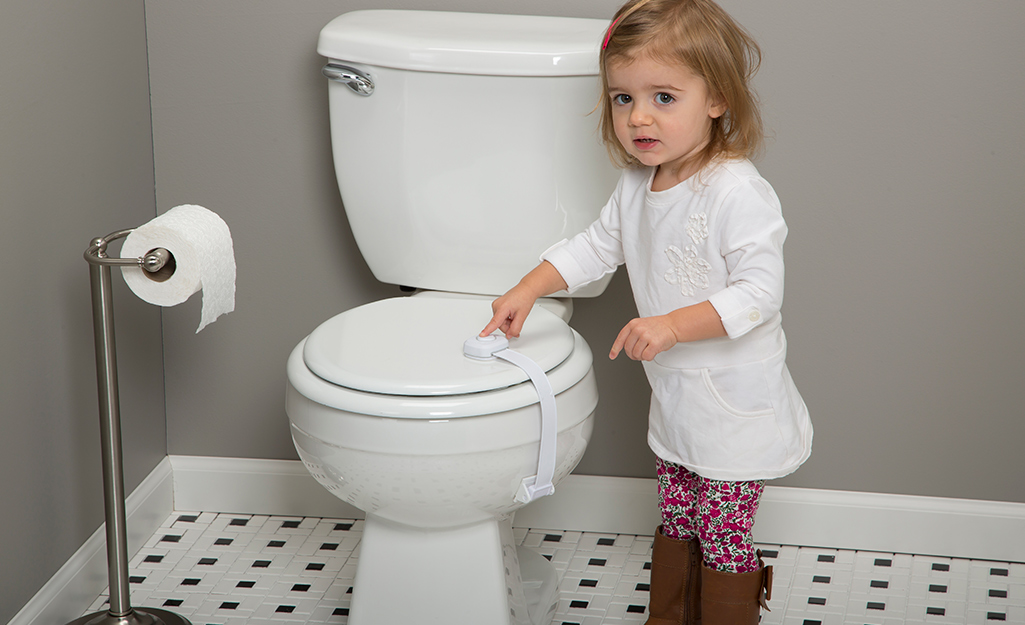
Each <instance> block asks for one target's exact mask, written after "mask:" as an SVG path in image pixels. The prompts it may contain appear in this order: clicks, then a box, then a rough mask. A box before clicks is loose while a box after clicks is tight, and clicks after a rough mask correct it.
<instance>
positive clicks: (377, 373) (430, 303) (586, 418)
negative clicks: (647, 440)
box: [286, 296, 598, 625]
mask: <svg viewBox="0 0 1025 625" xmlns="http://www.w3.org/2000/svg"><path fill="white" fill-rule="evenodd" d="M490 310H491V309H490V305H489V302H488V300H487V299H484V298H470V297H467V298H459V297H451V296H450V297H445V298H431V297H415V296H414V297H405V298H395V299H389V300H382V301H378V302H373V303H371V304H367V305H364V306H361V307H359V308H355V309H352V310H349V311H346V312H343V313H341V314H340V315H337V316H335V317H333V318H331V319H329V320H327V321H326V322H324V323H323V324H322V325H321V326H319V327H318V328H317V329H316V330H314V331H313V332H312V333H311V334H310V336H309V337H307V338H306V339H305V340H303V341H302V342H301V343H300V344H299V345H298V346H297V347H296V348H295V349H294V350H293V352H292V354H291V356H290V357H289V360H288V365H287V372H288V380H289V384H288V389H287V393H286V412H287V414H288V416H289V421H290V427H291V432H292V438H293V441H294V443H295V447H296V449H297V451H298V452H299V455H300V458H301V459H302V461H303V463H304V464H305V465H306V467H307V468H308V469H309V471H310V473H311V475H313V477H314V478H315V479H316V480H317V481H318V482H320V483H321V484H322V485H323V486H324V487H325V488H327V489H328V490H330V491H331V492H332V493H333V494H335V495H336V496H337V497H339V498H340V499H342V500H344V501H346V502H348V503H350V504H352V505H353V506H355V507H357V508H359V509H361V510H363V511H364V512H365V513H366V527H365V529H364V534H363V542H362V545H361V551H360V556H359V557H360V560H359V566H358V569H357V573H356V579H355V580H354V591H353V592H354V596H353V600H352V607H351V609H350V623H354V624H356V625H358V624H359V623H401V622H438V623H448V624H452V623H467V624H469V623H506V622H508V623H516V624H517V625H518V624H520V623H523V624H527V623H533V622H543V619H544V618H545V617H547V618H549V619H550V613H551V611H552V610H553V609H554V607H555V593H554V590H555V588H556V587H557V580H556V579H555V577H554V570H553V569H551V565H550V564H549V563H548V562H547V561H546V560H544V559H543V558H542V559H541V560H540V561H539V560H537V558H538V557H539V556H536V554H531V553H525V552H524V551H523V550H517V549H516V547H515V545H514V542H513V536H512V528H511V519H512V515H513V513H514V512H515V511H516V510H517V509H518V508H520V507H522V506H523V505H524V503H523V502H521V501H517V499H516V495H517V491H518V488H519V486H520V484H521V483H522V482H523V480H524V479H525V478H528V477H529V476H531V475H532V474H534V473H536V472H537V468H538V456H539V448H540V438H541V420H542V416H541V410H540V407H539V404H538V395H537V390H536V389H535V388H534V386H533V385H532V384H531V382H529V381H528V380H526V374H525V373H524V372H523V371H522V370H520V369H519V368H518V367H516V366H514V365H511V364H509V363H506V362H503V361H500V360H491V361H481V360H476V359H472V358H468V357H466V356H465V355H464V354H463V352H462V344H463V342H464V339H465V338H466V337H467V336H473V335H474V334H475V332H478V331H479V329H480V327H481V321H482V320H485V321H486V320H487V319H488V318H489V317H490ZM411 321H412V322H413V323H414V324H415V325H411ZM510 348H512V349H515V350H516V351H517V352H519V353H521V354H523V355H525V356H527V357H529V358H531V359H532V360H533V361H534V362H536V363H537V364H538V366H539V367H540V368H541V369H543V370H545V371H546V374H547V377H548V380H549V382H550V383H551V387H552V392H553V393H554V395H555V402H556V406H557V418H558V425H557V431H558V437H557V444H556V462H555V476H554V480H553V481H554V483H555V484H558V483H559V481H560V480H562V479H563V478H564V477H565V476H566V475H568V474H569V473H570V472H571V471H572V470H573V468H574V467H575V466H576V464H577V462H579V460H580V458H581V457H582V456H583V453H584V450H585V448H586V445H587V441H588V439H589V438H590V434H591V428H592V424H593V415H594V409H595V406H596V405H597V399H598V394H597V387H596V384H595V379H594V372H593V369H592V367H591V362H592V355H591V351H590V349H589V348H588V347H587V344H586V343H585V342H584V341H583V339H582V338H581V337H580V335H579V334H577V333H576V332H575V331H574V330H572V329H571V328H570V327H569V326H568V325H566V323H565V322H564V321H563V320H562V319H561V318H560V317H559V316H558V315H556V314H554V313H552V312H549V311H548V310H546V309H545V308H542V307H538V308H536V309H535V310H534V311H533V312H532V313H531V315H530V317H528V319H527V322H526V323H525V325H524V328H523V332H522V333H521V336H520V337H519V338H517V339H512V340H510ZM532 556H533V557H532ZM521 560H527V562H528V565H527V566H525V567H522V568H525V569H527V570H529V571H530V575H529V576H528V577H527V579H526V586H524V582H523V574H522V572H521V562H520V561H521ZM397 589H402V590H401V596H402V600H401V601H396V599H397V597H396V596H395V593H396V590H397ZM542 595H543V596H542ZM425 606H430V607H429V608H427V609H425ZM530 606H532V607H533V610H534V613H532V611H531V607H530ZM428 611H429V612H430V613H431V616H427V615H426V612H428ZM406 619H413V620H406Z"/></svg>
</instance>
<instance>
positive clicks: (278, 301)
mask: <svg viewBox="0 0 1025 625" xmlns="http://www.w3.org/2000/svg"><path fill="white" fill-rule="evenodd" d="M618 3H619V0H589V1H584V0H575V1H565V2H558V3H552V2H547V1H544V0H536V1H533V0H532V1H523V2H518V3H515V4H514V5H509V3H495V2H485V1H482V0H477V1H471V0H446V1H444V2H427V1H424V0H421V1H420V2H408V1H407V2H398V1H394V0H392V1H387V2H366V1H365V2H356V1H351V0H348V1H341V0H335V1H332V2H325V1H319V2H313V1H308V2H304V3H302V5H301V7H302V8H301V10H300V9H297V8H296V5H294V3H290V2H284V1H278V2H274V1H270V0H268V1H264V2H256V3H253V2H222V3H214V4H211V3H209V2H205V1H200V0H191V1H182V0H150V1H149V2H148V3H147V24H148V32H149V43H150V57H151V65H150V70H151V81H152V84H153V126H154V142H155V153H156V172H157V198H158V205H159V206H165V205H168V204H170V203H172V202H179V201H190V202H197V203H202V204H206V205H207V206H209V207H210V208H212V209H214V210H217V211H219V212H220V213H221V214H222V215H223V216H224V217H225V219H226V220H227V221H228V223H229V224H230V225H231V226H232V228H233V230H234V232H235V236H236V250H237V253H238V259H239V273H238V275H239V278H238V297H239V302H238V312H236V313H234V315H233V316H230V317H228V318H226V319H224V320H223V321H222V322H218V323H217V324H214V326H211V329H210V330H207V331H204V333H203V335H201V336H200V337H194V336H193V335H192V329H193V326H194V325H195V321H194V319H195V316H196V312H195V310H187V307H179V308H177V309H174V310H169V311H167V312H165V328H164V329H165V333H166V336H165V338H166V345H167V359H166V366H167V402H168V403H167V407H168V445H169V449H170V451H171V453H175V454H200V455H223V456H255V457H272V458H295V457H296V456H295V452H294V451H293V449H292V445H291V441H290V440H289V437H288V430H287V425H286V420H285V417H284V414H283V409H282V403H283V400H282V390H281V389H282V388H283V387H284V384H285V378H284V367H283V363H284V360H285V358H286V356H287V354H288V352H289V350H290V349H291V348H292V347H293V346H294V345H295V344H296V342H297V341H299V340H300V339H301V338H302V337H303V336H304V335H305V334H307V333H308V332H309V331H310V330H312V329H313V328H314V327H315V326H316V325H317V324H318V323H320V322H321V321H323V320H325V319H327V318H328V317H330V316H331V315H333V314H335V313H337V312H340V311H342V310H344V309H346V308H349V307H352V306H356V305H358V304H362V303H364V302H366V301H369V300H373V299H377V298H380V297H384V296H388V295H397V294H398V292H397V290H396V289H395V288H394V287H390V286H385V285H380V284H377V283H376V282H375V281H374V280H373V278H372V277H371V276H370V275H369V272H368V270H367V268H366V266H365V265H364V263H363V261H362V260H361V258H360V256H359V254H358V252H357V250H356V249H355V248H354V244H353V240H352V238H351V235H350V232H349V230H348V228H347V225H346V223H345V220H344V218H343V208H342V206H341V203H340V201H339V199H338V195H337V190H336V186H335V180H334V176H333V173H332V171H331V156H330V152H329V147H330V146H329V141H328V120H327V105H326V84H325V81H324V80H323V79H322V78H321V77H320V74H319V68H320V66H321V64H322V62H323V60H322V59H321V58H320V57H318V56H317V54H316V52H315V45H316V38H317V33H318V31H319V29H320V28H321V26H323V25H324V24H325V23H326V22H327V21H328V20H329V19H330V18H332V17H333V16H335V15H336V14H339V13H342V12H344V11H348V10H351V9H356V8H365V7H369V6H376V7H419V8H444V9H451V10H492V11H499V10H504V11H510V10H513V11H516V12H522V13H540V14H553V13H558V14H563V15H579V16H589V17H607V16H608V15H610V14H611V13H612V12H613V10H614V9H615V7H616V6H617V5H618ZM724 5H725V6H726V8H727V9H728V10H730V11H731V12H732V13H733V14H734V15H735V16H736V17H737V18H738V20H740V21H741V22H742V23H744V24H745V25H747V26H748V27H749V28H750V29H751V30H752V31H753V33H754V34H755V36H756V37H757V39H758V40H759V41H760V43H761V44H762V47H763V51H764V56H765V61H764V64H763V67H762V71H761V73H760V74H759V77H758V81H757V86H758V88H759V91H760V93H761V96H762V101H763V104H764V113H765V117H766V120H767V122H768V127H769V130H770V133H771V135H772V138H771V140H770V142H769V145H768V148H767V150H766V153H765V156H764V158H762V159H761V160H760V162H759V166H760V167H761V168H762V170H763V172H764V173H765V175H766V177H767V178H768V179H769V180H770V181H771V182H772V183H773V184H774V185H775V187H776V189H777V191H778V193H779V195H780V197H781V198H782V201H783V205H784V211H785V213H786V216H787V219H788V222H789V224H790V228H791V235H790V239H789V241H788V243H787V248H786V252H787V268H788V276H787V298H786V304H785V309H784V317H785V322H784V326H785V327H786V329H787V333H788V338H789V344H790V365H791V370H792V372H793V375H794V378H795V379H796V381H797V383H798V386H799V387H800V388H801V389H802V392H803V393H804V395H805V397H806V399H807V402H808V404H809V406H810V408H811V410H812V415H813V420H814V423H815V427H816V441H815V451H814V453H813V455H812V458H811V460H810V461H809V462H808V463H807V464H806V465H805V467H803V468H802V469H801V470H800V471H798V472H797V473H796V474H794V475H793V476H790V477H788V478H786V479H784V480H781V481H780V482H779V483H780V484H785V485H791V486H804V487H817V488H834V489H852V490H863V491H883V492H894V493H910V494H920V495H936V496H951V497H965V498H983V499H996V500H1009V501H1025V480H1022V479H1021V477H1022V474H1023V468H1025V465H1023V462H1022V460H1021V458H1022V455H1021V454H1020V452H1019V447H1020V445H1021V441H1023V440H1025V419H1023V418H1022V417H1023V416H1025V415H1023V410H1022V408H1021V407H1020V406H1021V405H1022V404H1021V402H1020V401H1019V397H1018V396H1019V392H1018V387H1019V386H1020V383H1016V382H1017V380H1016V378H1017V377H1020V376H1021V374H1022V373H1023V372H1025V367H1023V366H1022V354H1025V329H1023V327H1025V326H1023V325H1022V324H1021V323H1019V322H1018V316H1019V314H1020V311H1021V310H1023V309H1025V295H1023V289H1022V287H1025V278H1023V276H1025V272H1023V271H1022V269H1021V265H1022V264H1023V261H1025V252H1023V246H1022V245H1021V244H1020V243H1019V241H1018V239H1019V238H1020V237H1021V235H1022V234H1025V211H1023V210H1022V208H1023V207H1022V204H1023V202H1025V183H1023V182H1022V180H1023V178H1022V177H1021V176H1020V173H1021V171H1022V169H1023V165H1025V163H1023V157H1022V154H1023V148H1022V146H1023V145H1025V121H1023V118H1022V116H1021V115H1020V112H1021V110H1022V107H1023V104H1025V81H1022V80H1020V76H1021V68H1022V67H1025V40H1023V39H1022V38H1021V37H1020V36H1019V35H1018V34H1017V33H1016V31H1015V29H1016V28H1017V27H1018V26H1020V25H1021V24H1023V23H1025V4H1022V3H1021V2H1015V1H1011V0H1003V1H995V2H987V3H962V2H955V1H953V0H940V1H937V0H910V1H908V2H902V3H897V4H896V5H895V4H894V3H890V2H859V3H856V4H852V5H850V6H848V4H844V3H835V2H830V3H823V2H820V1H819V0H787V1H785V2H761V1H753V0H727V1H726V2H724ZM195 305H198V304H195ZM632 314H634V311H633V306H632V302H631V298H630V295H629V291H628V288H627V285H626V280H625V279H624V277H623V276H617V278H616V279H615V281H614V282H613V284H612V286H611V288H610V289H609V291H608V292H607V293H606V294H605V295H603V296H602V297H601V298H598V299H596V300H592V301H582V302H579V303H578V306H577V313H576V317H575V321H574V325H575V326H576V327H577V328H578V329H579V330H580V331H581V332H582V333H583V334H584V336H585V338H587V339H588V341H589V342H590V343H591V344H592V346H594V347H595V351H596V352H597V353H604V352H605V349H607V347H608V346H609V345H610V343H611V341H612V340H613V338H614V337H615V335H616V333H617V332H618V330H619V328H620V326H621V325H622V324H623V323H624V322H625V321H626V320H628V319H629V318H630V316H631V315H632ZM207 332H209V335H207ZM596 368H597V373H598V377H599V383H600V388H601V393H602V400H601V405H600V406H599V414H598V420H597V424H596V427H595V434H594V438H593V441H592V444H591V446H590V448H589V451H588V452H587V455H586V456H585V457H584V460H583V461H582V463H581V465H580V467H579V468H578V472H581V473H588V474H600V475H621V476H650V475H652V463H653V459H652V456H651V453H650V452H649V451H648V449H647V446H646V444H645V417H646V411H647V400H648V389H647V385H646V383H645V381H644V379H643V375H642V373H641V371H640V367H639V365H637V364H636V363H632V362H628V361H622V362H613V363H609V362H607V361H604V359H602V358H599V362H598V363H597V365H596Z"/></svg>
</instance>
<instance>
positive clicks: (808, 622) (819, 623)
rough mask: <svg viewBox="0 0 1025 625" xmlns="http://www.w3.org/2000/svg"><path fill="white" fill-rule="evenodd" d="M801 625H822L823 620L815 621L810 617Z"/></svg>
mask: <svg viewBox="0 0 1025 625" xmlns="http://www.w3.org/2000/svg"><path fill="white" fill-rule="evenodd" d="M801 625H822V621H813V620H812V619H810V618H806V619H804V623H802V624H801Z"/></svg>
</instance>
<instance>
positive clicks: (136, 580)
mask: <svg viewBox="0 0 1025 625" xmlns="http://www.w3.org/2000/svg"><path fill="white" fill-rule="evenodd" d="M144 581H146V578H145V577H139V576H138V575H132V576H131V577H129V578H128V583H129V584H141V583H143V582H144Z"/></svg>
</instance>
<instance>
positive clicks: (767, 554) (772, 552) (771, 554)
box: [762, 549, 779, 560]
mask: <svg viewBox="0 0 1025 625" xmlns="http://www.w3.org/2000/svg"><path fill="white" fill-rule="evenodd" d="M762 557H763V558H768V559H769V560H775V559H776V558H778V557H779V551H778V550H776V549H766V550H764V551H762Z"/></svg>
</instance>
